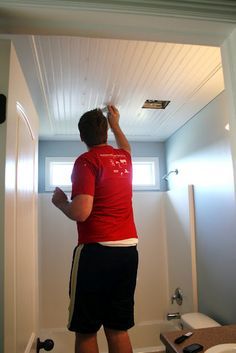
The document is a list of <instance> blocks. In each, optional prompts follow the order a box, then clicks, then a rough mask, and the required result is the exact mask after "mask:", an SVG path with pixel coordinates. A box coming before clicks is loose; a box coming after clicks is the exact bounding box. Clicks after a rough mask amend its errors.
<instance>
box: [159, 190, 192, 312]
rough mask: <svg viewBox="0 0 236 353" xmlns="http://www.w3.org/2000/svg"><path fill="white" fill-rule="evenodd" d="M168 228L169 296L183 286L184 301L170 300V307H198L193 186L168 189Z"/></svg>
mask: <svg viewBox="0 0 236 353" xmlns="http://www.w3.org/2000/svg"><path fill="white" fill-rule="evenodd" d="M165 229H166V241H167V259H168V279H169V293H168V298H170V299H171V297H172V296H173V295H174V294H175V290H176V288H180V289H181V292H182V294H183V302H182V305H179V304H178V303H177V302H176V301H173V303H171V300H170V301H169V311H170V312H179V313H180V314H183V313H186V312H192V311H197V304H198V303H197V288H196V286H197V283H196V261H195V259H196V256H195V229H194V202H193V187H192V186H191V185H189V186H188V185H187V186H184V187H181V188H175V189H173V190H171V191H168V192H166V193H165Z"/></svg>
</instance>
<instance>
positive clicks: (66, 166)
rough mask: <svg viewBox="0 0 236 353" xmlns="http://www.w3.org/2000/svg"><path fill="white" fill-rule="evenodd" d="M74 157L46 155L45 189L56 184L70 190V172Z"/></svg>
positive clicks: (50, 189) (52, 187)
mask: <svg viewBox="0 0 236 353" xmlns="http://www.w3.org/2000/svg"><path fill="white" fill-rule="evenodd" d="M75 159H76V157H47V158H46V165H45V190H46V191H52V190H54V189H55V187H56V186H59V187H61V188H62V189H63V190H64V191H71V173H72V168H73V165H74V162H75Z"/></svg>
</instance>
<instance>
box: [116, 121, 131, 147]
mask: <svg viewBox="0 0 236 353" xmlns="http://www.w3.org/2000/svg"><path fill="white" fill-rule="evenodd" d="M112 132H113V134H114V136H115V139H116V143H117V146H118V147H119V148H122V149H124V150H126V151H128V152H129V153H130V152H131V147H130V144H129V141H128V140H127V138H126V136H125V134H124V133H123V131H122V130H121V128H120V126H119V124H117V125H114V126H112Z"/></svg>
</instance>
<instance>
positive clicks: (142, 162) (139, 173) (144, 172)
mask: <svg viewBox="0 0 236 353" xmlns="http://www.w3.org/2000/svg"><path fill="white" fill-rule="evenodd" d="M133 189H134V190H158V189H160V178H159V159H158V158H154V157H134V158H133Z"/></svg>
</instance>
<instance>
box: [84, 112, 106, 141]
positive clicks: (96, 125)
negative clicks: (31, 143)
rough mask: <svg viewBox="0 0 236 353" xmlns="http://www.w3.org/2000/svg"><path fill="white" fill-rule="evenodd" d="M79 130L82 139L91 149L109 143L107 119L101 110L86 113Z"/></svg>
mask: <svg viewBox="0 0 236 353" xmlns="http://www.w3.org/2000/svg"><path fill="white" fill-rule="evenodd" d="M78 128H79V132H80V136H81V139H82V140H83V141H84V142H85V143H86V145H87V146H89V147H92V146H96V145H101V144H103V143H106V142H107V129H108V123H107V118H106V117H105V116H104V115H103V114H102V112H101V110H99V109H94V110H90V111H88V112H86V113H84V114H83V115H82V116H81V118H80V120H79V123H78Z"/></svg>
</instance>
